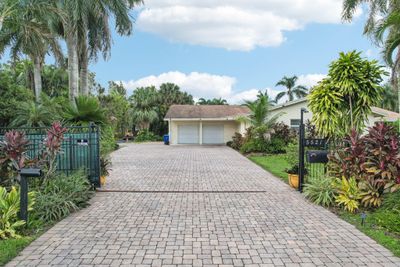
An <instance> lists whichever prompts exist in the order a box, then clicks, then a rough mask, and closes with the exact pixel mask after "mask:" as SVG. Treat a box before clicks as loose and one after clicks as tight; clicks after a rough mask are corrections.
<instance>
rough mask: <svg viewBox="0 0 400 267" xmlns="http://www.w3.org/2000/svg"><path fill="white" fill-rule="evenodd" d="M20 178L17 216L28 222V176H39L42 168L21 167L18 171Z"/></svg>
mask: <svg viewBox="0 0 400 267" xmlns="http://www.w3.org/2000/svg"><path fill="white" fill-rule="evenodd" d="M19 175H20V177H21V180H20V199H19V201H20V202H19V205H20V206H19V207H20V210H19V218H20V219H21V220H24V221H25V222H28V178H29V177H41V176H42V170H41V169H39V168H23V169H21V170H20V171H19Z"/></svg>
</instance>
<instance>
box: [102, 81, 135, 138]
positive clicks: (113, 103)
mask: <svg viewBox="0 0 400 267" xmlns="http://www.w3.org/2000/svg"><path fill="white" fill-rule="evenodd" d="M109 92H110V93H109V94H108V95H99V100H100V103H101V106H102V107H104V109H105V110H106V114H107V118H108V120H109V122H110V124H111V125H112V126H113V128H114V129H115V134H116V136H118V137H124V136H125V135H126V133H127V131H128V130H131V129H132V126H133V125H132V123H133V121H132V118H131V117H132V116H131V113H132V110H131V108H130V103H129V101H128V100H127V99H126V90H125V88H124V87H123V85H122V84H115V83H113V82H110V87H109Z"/></svg>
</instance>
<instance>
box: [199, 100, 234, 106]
mask: <svg viewBox="0 0 400 267" xmlns="http://www.w3.org/2000/svg"><path fill="white" fill-rule="evenodd" d="M197 104H198V105H228V102H227V101H226V100H225V99H222V98H213V99H205V98H200V99H199V101H197Z"/></svg>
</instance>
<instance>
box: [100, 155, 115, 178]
mask: <svg viewBox="0 0 400 267" xmlns="http://www.w3.org/2000/svg"><path fill="white" fill-rule="evenodd" d="M111 165H112V163H111V159H110V158H109V157H107V156H102V157H100V175H101V176H108V175H109V174H110V171H111Z"/></svg>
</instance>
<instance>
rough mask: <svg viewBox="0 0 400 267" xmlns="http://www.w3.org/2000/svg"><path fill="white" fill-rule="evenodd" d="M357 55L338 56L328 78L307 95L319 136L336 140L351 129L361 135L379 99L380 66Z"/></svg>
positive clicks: (352, 53)
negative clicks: (335, 138) (372, 108)
mask: <svg viewBox="0 0 400 267" xmlns="http://www.w3.org/2000/svg"><path fill="white" fill-rule="evenodd" d="M360 54H361V53H360V52H356V51H352V52H349V53H340V56H339V59H337V60H335V61H333V62H332V63H331V65H330V68H329V73H328V77H327V78H325V79H324V80H322V81H321V82H320V83H319V84H318V85H317V86H316V87H315V88H313V89H312V90H311V93H310V95H309V107H310V109H311V111H312V112H313V123H314V124H315V126H316V127H317V130H318V132H319V133H320V134H322V135H324V136H327V137H337V136H344V135H346V134H349V133H350V131H351V130H352V129H355V130H357V131H358V132H361V131H362V130H363V129H364V127H365V122H366V121H367V119H368V115H369V114H370V113H371V107H372V106H374V105H377V104H378V103H379V101H380V99H381V92H382V87H381V86H380V83H381V82H382V76H383V75H386V72H385V71H384V70H383V67H382V66H380V65H378V62H377V61H376V60H371V61H370V60H367V59H364V58H362V57H361V55H360Z"/></svg>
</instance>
